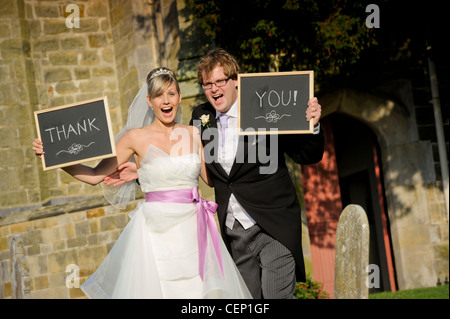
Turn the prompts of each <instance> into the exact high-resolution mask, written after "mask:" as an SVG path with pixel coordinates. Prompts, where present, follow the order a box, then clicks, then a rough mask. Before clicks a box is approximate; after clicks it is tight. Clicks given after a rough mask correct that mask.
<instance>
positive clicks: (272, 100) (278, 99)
mask: <svg viewBox="0 0 450 319" xmlns="http://www.w3.org/2000/svg"><path fill="white" fill-rule="evenodd" d="M292 92H294V93H293V94H292ZM297 92H298V91H297V90H294V91H291V90H289V99H288V100H287V102H286V101H285V95H287V94H285V92H284V91H281V95H280V93H278V92H277V91H275V90H271V91H270V92H269V94H267V91H265V92H264V93H262V94H261V95H260V94H259V93H258V92H255V94H256V95H257V96H258V98H259V107H263V98H264V96H265V95H266V94H267V103H268V104H269V105H270V106H271V107H277V106H279V105H280V103H281V104H282V105H283V106H288V105H289V104H290V103H291V99H292V95H294V98H293V104H292V105H294V106H295V105H296V104H297ZM286 99H287V97H286Z"/></svg>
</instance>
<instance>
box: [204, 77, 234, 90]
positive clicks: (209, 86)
mask: <svg viewBox="0 0 450 319" xmlns="http://www.w3.org/2000/svg"><path fill="white" fill-rule="evenodd" d="M229 80H231V78H226V79H224V80H219V81H216V82H212V83H211V82H209V83H203V84H202V88H203V89H204V90H209V89H212V87H213V84H214V85H215V86H217V87H218V88H220V87H222V86H225V85H227V83H228V81H229Z"/></svg>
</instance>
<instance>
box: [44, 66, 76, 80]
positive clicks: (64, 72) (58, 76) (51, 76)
mask: <svg viewBox="0 0 450 319" xmlns="http://www.w3.org/2000/svg"><path fill="white" fill-rule="evenodd" d="M44 79H45V82H46V83H52V82H61V81H70V80H72V75H71V73H70V70H69V69H67V68H56V69H49V70H47V71H46V72H45V74H44Z"/></svg>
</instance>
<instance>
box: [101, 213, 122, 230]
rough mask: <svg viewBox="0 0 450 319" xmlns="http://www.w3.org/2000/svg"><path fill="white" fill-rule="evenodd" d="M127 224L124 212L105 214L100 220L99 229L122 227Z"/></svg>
mask: <svg viewBox="0 0 450 319" xmlns="http://www.w3.org/2000/svg"><path fill="white" fill-rule="evenodd" d="M126 224H127V216H126V215H125V214H119V215H113V216H107V217H104V218H102V219H101V220H100V229H101V231H106V230H113V229H117V228H119V229H122V228H124V227H125V226H126Z"/></svg>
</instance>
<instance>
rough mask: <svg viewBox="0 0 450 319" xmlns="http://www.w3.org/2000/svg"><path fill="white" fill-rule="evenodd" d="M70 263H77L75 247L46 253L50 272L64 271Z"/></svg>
mask: <svg viewBox="0 0 450 319" xmlns="http://www.w3.org/2000/svg"><path fill="white" fill-rule="evenodd" d="M70 264H75V265H77V264H78V256H77V252H76V250H75V249H70V250H65V251H60V252H56V253H52V254H49V255H48V269H49V272H50V273H51V274H57V273H61V272H65V271H66V267H67V266H68V265H70Z"/></svg>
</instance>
